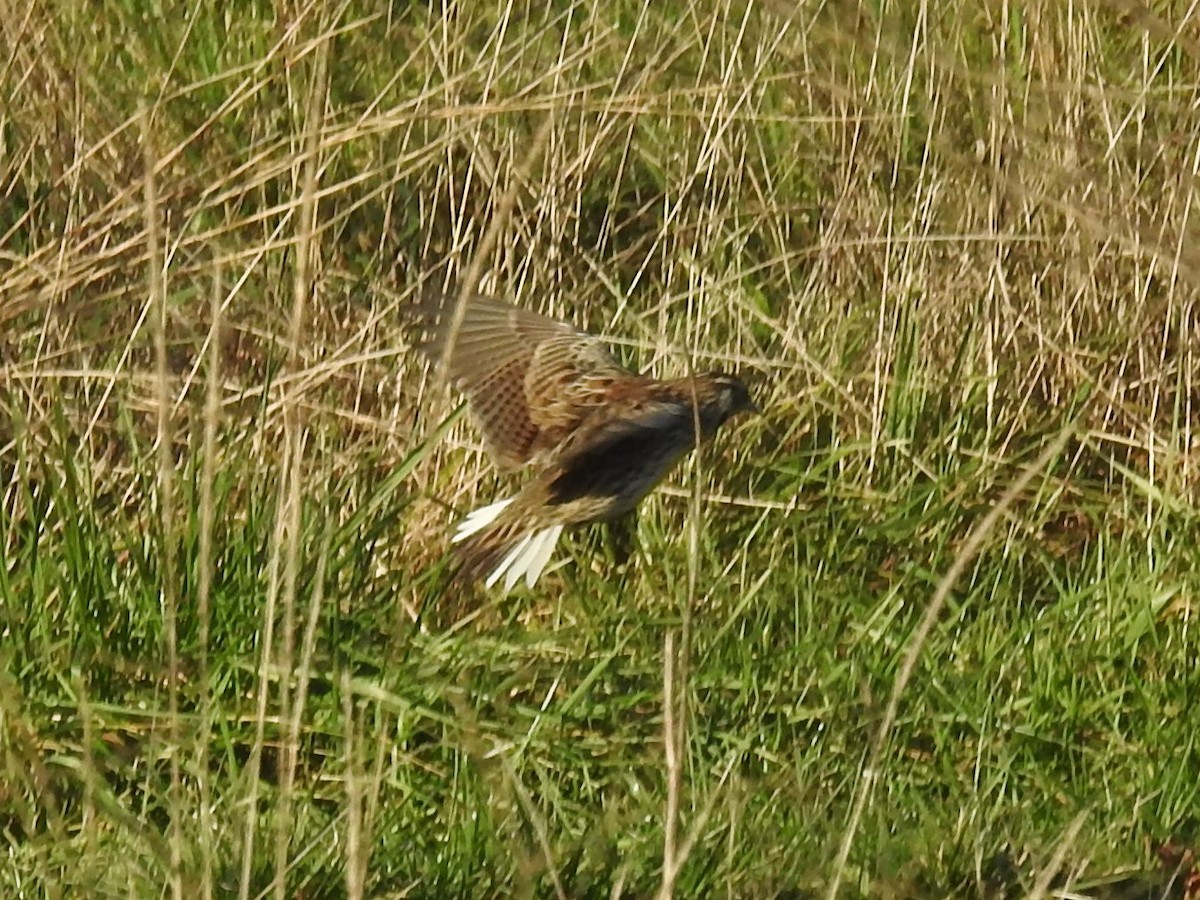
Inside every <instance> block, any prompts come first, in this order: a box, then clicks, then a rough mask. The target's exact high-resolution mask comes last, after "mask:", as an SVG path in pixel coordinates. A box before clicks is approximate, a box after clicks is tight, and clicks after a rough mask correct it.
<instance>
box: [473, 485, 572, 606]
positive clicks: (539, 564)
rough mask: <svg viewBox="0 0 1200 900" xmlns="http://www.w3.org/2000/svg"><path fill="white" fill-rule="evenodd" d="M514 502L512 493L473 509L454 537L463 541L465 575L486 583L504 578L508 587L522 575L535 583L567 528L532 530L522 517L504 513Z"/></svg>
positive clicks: (531, 584)
mask: <svg viewBox="0 0 1200 900" xmlns="http://www.w3.org/2000/svg"><path fill="white" fill-rule="evenodd" d="M510 503H512V498H511V497H510V498H508V499H507V500H498V501H496V502H495V503H492V504H490V505H488V506H483V507H480V508H479V509H477V510H475V511H473V512H471V513H470V514H468V515H467V517H466V518H465V519H463V520H462V522H460V523H459V525H458V528H457V530H455V532H454V537H453V538H451V543H454V544H458V545H459V547H458V555H459V558H460V559H461V560H462V570H461V572H462V574H463V575H464V576H466V577H467V578H483V579H484V585H485V586H486V587H491V586H492V585H494V584H495V583H496V582H497V581H499V580H500V579H501V578H503V579H504V590H505V591H510V590H512V588H513V585H515V584H516V583H517V582H518V581H519V580H520V579H521V576H522V575H524V576H525V584H526V585H527V586H529V587H533V585H534V583H535V582H536V581H537V580H538V577H539V576H540V575H541V574H542V571H543V570H544V569H545V568H546V563H548V562H549V561H550V554H551V553H553V552H554V545H555V544H556V543H558V536H559V535H560V534H562V530H563V527H562V525H548V526H546V527H544V528H536V527H535V528H534V529H532V530H531V529H530V527H529V524H528V522H524V521H522V520H521V517H519V516H504V515H502V514H503V513H504V511H505V510H506V509H507V508H508V505H509V504H510Z"/></svg>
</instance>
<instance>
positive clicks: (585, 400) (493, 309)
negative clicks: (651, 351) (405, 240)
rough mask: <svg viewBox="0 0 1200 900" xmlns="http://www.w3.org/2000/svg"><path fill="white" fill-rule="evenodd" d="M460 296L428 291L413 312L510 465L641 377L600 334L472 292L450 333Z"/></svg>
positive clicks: (429, 347) (561, 436)
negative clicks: (619, 385)
mask: <svg viewBox="0 0 1200 900" xmlns="http://www.w3.org/2000/svg"><path fill="white" fill-rule="evenodd" d="M457 303H458V297H457V295H446V294H439V293H428V294H426V295H425V296H424V297H423V298H422V301H421V303H420V304H418V305H417V306H415V307H413V308H412V310H411V312H410V321H411V323H412V325H413V326H414V328H415V329H416V331H417V332H418V334H417V346H418V347H419V348H420V349H421V350H422V351H423V352H424V353H425V354H426V355H427V356H428V357H429V358H430V360H431V361H433V362H434V363H437V362H438V361H439V360H441V359H442V358H443V357H445V359H446V370H445V371H446V376H447V377H448V378H449V380H450V381H451V383H453V384H454V385H455V386H456V387H457V388H458V389H459V390H461V391H462V392H463V393H465V394H466V395H467V399H468V401H469V402H470V408H471V412H472V414H473V415H474V416H475V418H476V420H477V421H478V422H479V427H480V430H481V431H482V432H483V436H484V439H485V441H486V442H487V444H488V449H489V450H490V452H491V453H492V455H493V456H494V457H495V459H496V462H497V464H498V465H500V466H501V467H503V468H511V467H515V466H520V465H524V464H525V463H527V462H529V461H530V460H532V459H535V458H538V457H539V456H542V455H543V454H547V453H549V452H552V451H554V450H555V449H556V448H557V447H558V446H559V445H560V444H562V443H563V441H564V440H566V439H567V438H568V437H569V436H570V435H571V433H572V432H573V431H574V430H575V428H577V427H578V425H579V423H580V422H581V421H582V420H583V419H584V418H585V417H586V416H587V414H588V412H589V411H590V410H591V409H592V408H594V407H595V406H596V405H598V404H599V403H601V402H603V399H604V395H605V393H606V391H607V389H608V387H609V386H610V385H611V384H612V383H613V382H614V381H617V380H620V379H627V378H631V377H636V376H634V375H633V373H632V372H630V371H629V370H628V369H625V368H623V367H622V366H620V365H618V363H617V362H616V360H614V359H613V358H612V356H611V355H610V354H609V352H608V350H607V349H605V347H604V344H603V343H602V342H601V341H600V339H599V338H597V337H594V336H593V335H590V334H586V333H585V332H582V331H579V330H578V329H576V328H574V327H573V326H571V325H568V324H567V323H566V322H560V321H559V320H557V319H551V318H549V317H547V316H542V315H538V314H537V313H534V312H530V311H529V310H525V309H520V308H518V307H516V306H512V305H510V304H508V303H502V302H500V301H498V300H493V299H490V298H488V297H478V296H470V297H468V298H467V300H466V308H465V310H464V311H463V315H462V320H461V323H460V325H459V328H458V331H457V333H456V334H454V335H451V333H450V332H451V330H452V327H453V326H452V323H453V321H454V315H455V306H456V305H457Z"/></svg>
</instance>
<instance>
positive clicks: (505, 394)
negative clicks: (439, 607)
mask: <svg viewBox="0 0 1200 900" xmlns="http://www.w3.org/2000/svg"><path fill="white" fill-rule="evenodd" d="M458 303H459V299H458V296H457V295H446V294H438V293H429V292H427V293H425V294H424V295H423V297H422V299H421V301H420V302H419V303H417V304H414V305H413V306H412V307H411V308H410V309H409V314H408V320H409V323H408V324H409V326H410V328H411V329H412V330H413V332H414V333H415V338H416V341H415V343H416V346H417V347H418V348H419V349H420V350H422V351H423V352H424V353H425V354H426V356H427V357H428V358H429V359H430V361H431V362H432V363H433V364H434V365H437V364H438V363H439V362H442V364H443V366H444V368H443V372H444V374H445V376H446V378H447V379H448V380H449V381H450V382H451V383H452V384H453V385H454V386H455V387H457V388H458V389H459V390H460V391H461V392H462V393H464V394H465V395H466V397H467V400H468V406H469V408H470V411H471V413H472V415H473V417H474V418H475V420H476V422H477V424H478V426H479V429H480V431H481V432H482V434H483V438H484V442H485V444H486V446H487V448H488V450H489V452H490V454H491V456H492V458H493V459H494V460H495V462H496V464H497V466H498V467H499V468H500V469H501V470H512V469H516V468H519V467H521V466H527V465H529V466H532V467H533V468H534V471H535V474H534V476H533V478H532V479H531V480H530V481H528V482H526V484H525V485H524V487H522V488H521V490H520V491H519V492H518V493H517V494H516V495H515V496H513V497H508V498H506V499H503V500H497V501H496V502H495V503H492V504H489V505H488V506H484V507H481V508H480V509H477V510H475V511H474V512H472V513H470V514H469V515H468V516H467V517H466V519H465V520H463V521H462V522H461V523H460V524H459V526H458V528H457V531H456V532H455V534H454V536H453V538H452V539H451V540H452V543H454V544H455V545H456V555H457V557H458V561H459V573H460V575H461V576H463V577H466V578H468V579H480V578H482V579H483V580H484V583H485V585H486V586H487V587H491V586H492V585H494V584H496V583H497V582H498V581H500V580H501V579H503V580H504V590H505V591H508V590H511V589H512V587H513V586H514V585H515V584H516V583H517V582H518V581H519V580H520V579H521V578H522V576H523V577H524V578H525V583H526V584H527V585H528V586H529V587H533V585H534V583H535V582H536V581H537V579H538V576H540V575H541V573H542V571H543V570H544V569H545V567H546V564H547V563H548V562H549V560H550V556H551V554H552V553H553V551H554V545H555V544H556V543H557V542H558V538H559V536H560V535H561V534H562V532H563V529H564V528H566V527H567V526H569V525H576V524H581V523H585V522H599V521H611V520H613V519H617V518H619V517H620V516H622V515H624V514H625V513H627V512H629V511H631V510H632V509H633V508H634V507H635V506H637V504H638V502H639V501H640V500H641V499H642V498H643V497H645V496H646V494H648V493H649V492H650V491H651V489H653V488H654V486H655V485H656V484H658V483H659V482H660V481H661V480H662V479H663V478H664V477H665V476H666V474H667V473H668V472H670V470H671V469H672V468H673V467H674V466H675V464H676V463H678V462H679V460H680V459H682V458H683V457H684V456H685V455H686V454H687V453H688V452H689V451H690V450H691V449H692V448H693V447H694V446H695V445H696V444H697V437H698V438H699V441H700V442H705V441H708V440H710V439H711V438H712V437H713V435H715V434H716V432H717V429H718V428H720V426H721V425H722V424H723V423H724V422H725V421H726V420H727V419H729V418H730V417H731V416H733V415H736V414H737V413H741V412H758V409H757V407H756V406H755V405H754V403H753V401H751V399H750V395H749V393H748V392H747V390H746V386H745V384H743V383H742V381H741V380H740V379H739V378H738V377H737V376H735V375H726V374H722V373H719V372H710V373H705V374H699V375H695V376H692V377H687V378H674V379H666V380H663V379H657V378H652V377H650V376H648V375H639V374H637V373H635V372H632V371H630V370H629V369H627V368H625V367H624V366H622V365H620V364H619V363H618V362H617V361H616V360H615V359H614V358H613V357H612V355H611V354H610V353H609V352H608V350H607V349H606V348H605V346H604V343H603V342H602V341H601V339H600V338H598V337H596V336H594V335H591V334H587V333H586V332H583V331H579V330H578V329H576V328H575V327H574V326H572V325H569V324H568V323H566V322H562V321H559V320H558V319H552V318H549V317H547V316H543V315H539V314H537V313H534V312H531V311H529V310H526V309H521V308H519V307H516V306H513V305H511V304H508V303H503V302H501V301H498V300H494V299H491V298H488V297H480V296H468V297H466V298H465V304H464V307H463V309H462V311H461V318H460V319H459V321H458V322H457V327H455V325H456V323H455V319H456V307H457V306H458Z"/></svg>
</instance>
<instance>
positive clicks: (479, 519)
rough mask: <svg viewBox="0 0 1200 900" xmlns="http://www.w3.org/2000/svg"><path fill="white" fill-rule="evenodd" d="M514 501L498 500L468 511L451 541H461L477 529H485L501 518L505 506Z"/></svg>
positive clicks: (455, 542)
mask: <svg viewBox="0 0 1200 900" xmlns="http://www.w3.org/2000/svg"><path fill="white" fill-rule="evenodd" d="M512 502H513V498H512V497H509V498H508V499H507V500H497V501H496V502H495V503H490V504H488V505H487V506H481V507H479V509H476V510H474V511H472V512H469V513H467V517H466V518H465V519H463V520H462V521H461V522H459V523H458V528H457V529H456V530H455V532H454V537H452V538H450V543H452V544H457V543H458V542H459V541H465V540H466V539H467V538H469V537H470V536H471V535H473V534H474V533H475V532H477V531H483V529H485V528H487V527H488V526H489V525H491V524H492V523H493V522H495V521H496V519H497V518H499V516H500V513H502V512H504V508H505V507H506V506H508V504H510V503H512Z"/></svg>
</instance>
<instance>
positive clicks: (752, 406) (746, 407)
mask: <svg viewBox="0 0 1200 900" xmlns="http://www.w3.org/2000/svg"><path fill="white" fill-rule="evenodd" d="M738 412H747V413H750V415H752V416H761V415H762V414H763V411H762V410H761V409H759V408H758V404H757V403H755V402H754V401H753V400H751V399H750V398H749V397H747V398H746V402H745V403H743V404H742V406H741V408H740V409H739V410H738Z"/></svg>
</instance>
